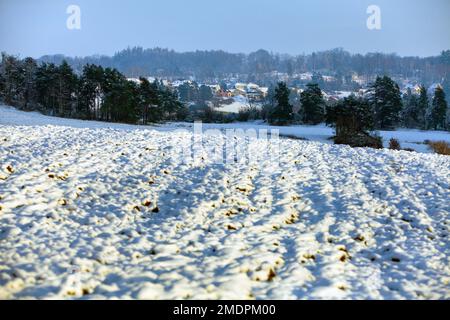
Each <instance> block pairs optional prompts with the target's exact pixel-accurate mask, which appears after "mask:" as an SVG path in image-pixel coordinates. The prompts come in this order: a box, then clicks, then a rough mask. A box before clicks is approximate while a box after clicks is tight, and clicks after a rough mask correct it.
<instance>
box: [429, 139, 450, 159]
mask: <svg viewBox="0 0 450 320" xmlns="http://www.w3.org/2000/svg"><path fill="white" fill-rule="evenodd" d="M428 145H429V146H430V148H431V149H432V150H433V151H434V152H436V153H437V154H442V155H446V156H449V155H450V144H449V143H448V142H446V141H429V142H428Z"/></svg>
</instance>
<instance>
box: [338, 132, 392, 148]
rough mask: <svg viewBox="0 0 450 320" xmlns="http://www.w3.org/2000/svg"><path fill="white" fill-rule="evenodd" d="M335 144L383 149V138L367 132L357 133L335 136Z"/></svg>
mask: <svg viewBox="0 0 450 320" xmlns="http://www.w3.org/2000/svg"><path fill="white" fill-rule="evenodd" d="M334 143H335V144H346V145H349V146H350V147H352V148H374V149H383V139H382V138H381V137H377V136H371V135H369V134H367V133H363V132H361V133H355V134H353V135H340V136H336V137H334Z"/></svg>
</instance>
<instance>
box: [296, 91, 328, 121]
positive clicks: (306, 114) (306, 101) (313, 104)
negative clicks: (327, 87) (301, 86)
mask: <svg viewBox="0 0 450 320" xmlns="http://www.w3.org/2000/svg"><path fill="white" fill-rule="evenodd" d="M300 102H301V113H302V114H301V118H302V121H303V123H306V124H318V123H321V122H322V121H323V120H324V115H325V100H324V98H323V94H322V90H321V89H320V87H319V85H318V84H317V83H309V84H307V85H306V89H305V90H304V91H303V92H302V93H301V95H300Z"/></svg>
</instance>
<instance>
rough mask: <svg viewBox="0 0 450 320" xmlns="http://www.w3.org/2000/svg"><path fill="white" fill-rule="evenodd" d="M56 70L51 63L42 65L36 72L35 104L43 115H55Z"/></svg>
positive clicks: (56, 104)
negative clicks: (36, 103)
mask: <svg viewBox="0 0 450 320" xmlns="http://www.w3.org/2000/svg"><path fill="white" fill-rule="evenodd" d="M57 88H58V68H57V67H56V66H55V65H54V64H53V63H49V64H47V63H43V64H42V65H40V66H39V67H38V68H37V70H36V91H37V102H38V104H39V107H40V110H41V111H43V112H44V113H48V114H51V115H57V109H58V108H57V107H58V100H57Z"/></svg>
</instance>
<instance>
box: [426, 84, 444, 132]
mask: <svg viewBox="0 0 450 320" xmlns="http://www.w3.org/2000/svg"><path fill="white" fill-rule="evenodd" d="M430 114H431V117H430V120H431V121H430V128H433V129H435V130H446V129H447V101H446V100H445V92H444V90H443V88H442V87H441V86H437V87H436V90H435V92H434V97H433V102H432V106H431V113H430Z"/></svg>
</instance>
